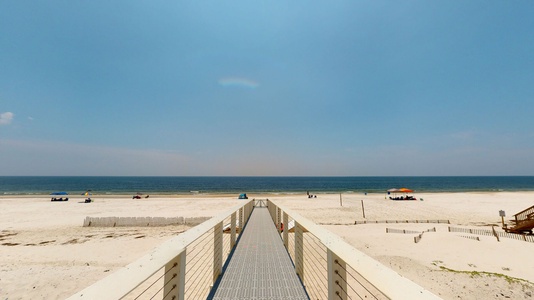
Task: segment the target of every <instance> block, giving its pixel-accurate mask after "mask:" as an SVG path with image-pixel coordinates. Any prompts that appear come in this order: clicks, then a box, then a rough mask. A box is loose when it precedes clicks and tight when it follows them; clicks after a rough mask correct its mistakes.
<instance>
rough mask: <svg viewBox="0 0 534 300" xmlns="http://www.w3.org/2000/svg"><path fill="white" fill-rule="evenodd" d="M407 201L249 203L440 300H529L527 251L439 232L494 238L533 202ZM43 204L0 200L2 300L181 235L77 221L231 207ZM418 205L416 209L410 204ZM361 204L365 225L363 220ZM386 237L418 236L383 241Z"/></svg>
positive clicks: (197, 201)
mask: <svg viewBox="0 0 534 300" xmlns="http://www.w3.org/2000/svg"><path fill="white" fill-rule="evenodd" d="M415 196H416V197H417V199H418V200H416V201H391V200H387V199H385V195H384V194H369V195H363V194H343V195H342V202H343V206H341V205H340V195H339V194H318V197H317V198H313V199H308V198H307V197H306V195H254V194H249V197H251V198H257V199H258V198H261V199H265V198H269V199H272V200H273V201H275V202H277V203H278V204H280V205H282V206H284V207H286V208H288V209H290V210H293V211H295V212H297V213H299V214H301V215H302V216H304V217H306V218H309V219H310V220H312V221H314V222H316V223H319V224H321V225H323V226H325V228H327V229H328V230H330V231H332V232H333V233H335V234H337V235H339V236H341V237H342V238H343V239H344V240H346V241H347V242H348V243H350V244H351V245H353V246H354V247H355V248H357V249H358V250H360V251H362V252H364V253H366V254H367V255H369V256H371V257H373V258H375V259H376V260H378V261H380V262H381V263H382V264H384V265H386V266H388V267H390V268H392V269H393V270H395V271H396V272H398V273H400V274H401V275H403V276H405V277H407V278H409V279H411V280H413V281H414V282H416V283H417V284H419V285H421V286H423V287H425V288H426V289H428V290H430V291H432V292H433V293H435V294H436V295H439V296H441V297H443V298H444V299H506V298H509V299H532V298H533V297H534V295H533V294H534V285H533V283H534V261H533V260H532V259H531V257H532V253H534V243H530V242H525V241H520V240H515V239H508V238H501V239H500V242H498V241H497V240H496V238H495V237H493V236H479V239H480V241H477V240H474V239H471V238H468V237H466V236H474V235H470V234H465V233H458V232H448V226H453V227H461V228H473V229H475V228H479V229H491V225H497V226H496V229H497V230H500V231H502V230H501V229H500V227H501V218H500V217H499V210H504V211H506V218H505V220H510V218H511V217H512V215H513V214H515V213H517V212H519V211H522V210H523V209H525V208H528V207H530V206H532V205H534V192H495V193H428V194H416V195H415ZM93 198H94V200H95V202H94V203H81V202H83V198H82V197H79V198H76V197H75V198H71V199H70V200H69V201H68V202H50V198H49V197H48V196H36V197H7V196H4V197H0V207H1V208H2V209H1V210H0V296H1V299H10V300H12V299H64V298H66V297H68V296H70V295H72V294H74V293H76V292H77V291H79V290H81V289H83V288H85V287H87V286H89V285H91V284H92V283H94V282H96V281H98V280H99V279H101V278H104V277H105V276H107V275H108V274H110V273H112V272H114V271H116V270H118V269H120V268H121V267H123V266H125V265H127V264H129V263H131V262H133V261H135V260H136V259H138V258H140V257H141V256H143V255H144V254H146V253H148V252H149V251H150V250H152V249H153V248H155V247H157V246H158V245H159V244H161V243H162V242H164V241H166V240H168V239H170V238H172V237H173V236H176V235H177V234H180V233H181V232H183V231H185V230H187V229H188V227H186V226H183V225H175V226H163V227H109V228H106V227H82V225H83V221H84V219H85V217H87V216H91V217H107V216H115V217H180V216H183V217H211V216H214V215H216V214H218V213H220V212H222V211H224V210H225V209H226V208H229V207H232V206H234V205H236V204H238V201H239V200H237V199H236V198H235V197H233V196H227V195H202V194H200V195H194V196H172V197H171V196H159V197H158V196H151V197H150V198H149V199H136V200H134V199H131V196H130V197H129V196H123V197H120V196H106V197H99V196H98V195H95V196H94V197H93ZM421 198H422V199H423V201H421V200H419V199H421ZM362 200H363V203H364V207H365V218H364V217H363V212H362ZM363 220H367V221H376V220H379V221H380V220H449V221H450V223H451V224H450V225H449V224H433V223H429V224H427V223H397V224H391V223H387V224H386V223H378V224H358V225H354V222H355V221H363ZM386 228H391V229H398V230H410V231H423V230H427V229H430V228H436V232H427V233H425V234H424V235H423V237H422V239H421V241H420V242H419V243H414V236H415V235H416V234H398V233H386Z"/></svg>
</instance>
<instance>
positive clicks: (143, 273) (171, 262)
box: [68, 200, 254, 300]
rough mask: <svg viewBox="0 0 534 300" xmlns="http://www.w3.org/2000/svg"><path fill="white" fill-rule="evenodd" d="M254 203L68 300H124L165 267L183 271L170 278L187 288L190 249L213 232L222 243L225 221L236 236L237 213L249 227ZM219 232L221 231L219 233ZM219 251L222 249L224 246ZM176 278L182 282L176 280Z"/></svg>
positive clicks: (194, 230) (233, 210) (225, 214)
mask: <svg viewBox="0 0 534 300" xmlns="http://www.w3.org/2000/svg"><path fill="white" fill-rule="evenodd" d="M253 201H254V200H250V201H247V202H244V203H241V204H239V205H237V206H235V207H233V208H231V209H229V210H227V211H225V212H223V213H221V214H219V215H217V216H215V217H213V218H212V219H209V220H207V221H205V222H204V223H202V224H200V225H197V226H195V227H193V228H191V229H189V230H187V231H185V232H184V233H182V234H180V235H178V236H176V237H174V238H172V239H170V240H168V241H166V242H164V243H163V244H162V245H160V246H158V247H157V248H155V249H154V250H152V252H150V253H149V254H147V255H145V256H143V257H141V258H140V259H139V260H137V261H135V262H133V263H130V264H129V265H127V266H126V267H124V268H122V269H120V270H118V271H117V272H115V273H112V274H110V275H109V276H107V277H105V278H104V279H102V280H100V281H98V282H96V283H94V284H93V285H91V286H89V287H87V288H85V289H84V290H82V291H80V292H78V293H76V294H74V295H72V296H71V297H69V298H68V299H71V300H74V299H104V300H105V299H109V300H112V299H121V298H122V297H124V296H125V295H127V294H128V293H130V292H131V291H133V290H134V289H135V288H137V287H138V286H139V285H141V284H142V283H143V282H145V281H146V280H147V279H148V278H150V277H151V276H153V275H154V274H155V273H156V272H158V271H160V270H161V269H162V268H164V267H165V268H166V269H167V268H175V267H177V266H178V269H179V270H178V271H176V274H174V276H169V277H172V278H170V279H172V280H180V281H181V285H183V284H184V276H185V275H184V273H185V263H186V260H185V254H186V248H187V247H188V246H189V245H191V244H192V243H193V242H195V240H197V239H198V238H199V237H201V236H202V235H204V234H206V233H209V232H210V231H211V230H214V231H215V232H214V233H215V235H217V234H220V236H221V239H222V233H223V230H222V222H223V221H225V219H227V218H228V217H229V216H232V227H233V228H232V234H234V235H235V232H236V229H235V227H236V216H235V215H236V213H238V212H239V222H240V224H246V220H248V217H249V216H250V213H251V212H252V205H253ZM241 218H243V219H241ZM216 228H217V230H215V229H216ZM219 231H220V232H219ZM215 239H216V238H215ZM233 243H235V236H234V237H233ZM233 246H234V245H231V247H233ZM215 247H221V248H222V245H218V246H215ZM220 252H221V254H217V255H220V256H222V250H221V251H220ZM214 255H215V254H214ZM215 260H216V258H214V261H215ZM217 263H218V264H220V267H222V264H223V263H224V262H223V261H222V258H221V259H219V260H218V261H217ZM214 264H215V263H214ZM216 267H217V266H214V269H215V268H216ZM209 276H211V275H209ZM213 276H214V277H216V276H218V274H216V270H214V275H213ZM175 277H178V278H176V279H175ZM174 288H175V286H173V287H172V289H174ZM178 290H180V292H179V293H178V294H179V295H178V297H177V299H183V297H184V296H183V293H184V287H183V286H181V287H178ZM173 299H174V298H173Z"/></svg>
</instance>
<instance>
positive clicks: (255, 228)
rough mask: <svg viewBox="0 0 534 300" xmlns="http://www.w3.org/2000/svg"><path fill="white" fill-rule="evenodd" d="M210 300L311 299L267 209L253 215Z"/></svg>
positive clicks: (254, 212)
mask: <svg viewBox="0 0 534 300" xmlns="http://www.w3.org/2000/svg"><path fill="white" fill-rule="evenodd" d="M208 299H213V300H230V299H233V300H239V299H269V300H274V299H280V300H285V299H288V300H289V299H291V300H300V299H309V297H308V295H307V294H306V291H305V290H304V287H303V285H302V283H301V281H300V279H299V278H298V276H297V274H296V273H295V268H294V266H293V263H292V262H291V259H290V257H289V254H288V253H287V250H286V249H285V247H284V245H283V243H282V239H281V238H280V234H279V233H278V230H277V229H276V227H275V226H274V223H273V221H272V220H271V217H270V215H269V211H268V209H267V208H265V207H256V208H254V210H253V211H252V215H251V216H250V219H249V221H248V223H247V225H246V227H245V229H244V230H243V233H242V235H241V237H240V240H239V243H237V246H236V249H235V251H234V253H233V255H232V258H231V259H230V262H229V263H228V265H227V266H226V268H225V270H223V273H222V275H221V277H220V278H219V280H218V281H217V282H216V284H215V288H214V289H213V291H212V293H211V294H210V295H209V296H208Z"/></svg>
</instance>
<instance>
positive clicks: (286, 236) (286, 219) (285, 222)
mask: <svg viewBox="0 0 534 300" xmlns="http://www.w3.org/2000/svg"><path fill="white" fill-rule="evenodd" d="M283 219H284V221H283V224H284V247H286V250H287V248H288V247H289V244H288V240H287V239H288V232H289V222H288V219H289V218H288V217H287V213H286V212H285V211H284V217H283Z"/></svg>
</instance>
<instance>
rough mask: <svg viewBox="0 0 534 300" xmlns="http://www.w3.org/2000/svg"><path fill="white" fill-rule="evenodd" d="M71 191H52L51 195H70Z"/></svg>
mask: <svg viewBox="0 0 534 300" xmlns="http://www.w3.org/2000/svg"><path fill="white" fill-rule="evenodd" d="M68 194H69V193H67V192H53V193H50V195H58V196H59V195H68Z"/></svg>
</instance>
